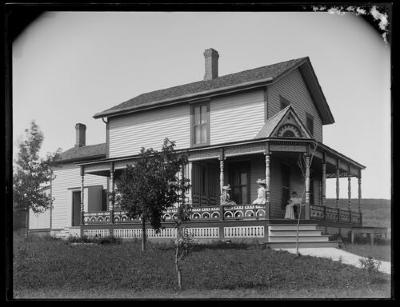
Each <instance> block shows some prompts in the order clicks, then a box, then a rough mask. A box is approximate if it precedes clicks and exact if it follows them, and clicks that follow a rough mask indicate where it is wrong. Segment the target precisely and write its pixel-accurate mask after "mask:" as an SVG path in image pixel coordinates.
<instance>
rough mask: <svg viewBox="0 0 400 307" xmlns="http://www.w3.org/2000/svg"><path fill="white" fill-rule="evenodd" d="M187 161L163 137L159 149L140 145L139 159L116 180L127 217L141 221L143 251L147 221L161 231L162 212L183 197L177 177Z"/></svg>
mask: <svg viewBox="0 0 400 307" xmlns="http://www.w3.org/2000/svg"><path fill="white" fill-rule="evenodd" d="M186 163H187V157H186V155H185V154H178V153H177V152H176V151H175V143H174V142H172V141H170V140H169V139H168V138H166V139H165V140H164V143H163V147H162V150H161V151H156V150H154V149H152V148H149V149H144V148H143V147H142V148H141V151H140V155H139V157H138V159H137V160H136V161H135V162H133V164H132V165H127V168H126V169H125V170H124V171H123V172H122V174H121V175H120V176H119V178H118V182H117V193H116V195H117V199H116V200H117V201H118V202H119V204H120V206H121V209H122V210H124V211H126V212H127V215H128V216H129V217H130V218H140V219H141V222H142V251H144V250H145V249H146V222H150V224H151V226H152V227H153V229H155V230H156V232H159V231H160V228H161V221H162V214H163V211H165V210H166V209H167V208H168V207H171V206H172V205H174V204H175V203H179V202H180V200H181V198H182V197H183V196H184V192H182V190H184V180H180V179H179V178H178V176H177V174H178V173H179V171H180V169H181V167H182V166H183V165H184V164H186Z"/></svg>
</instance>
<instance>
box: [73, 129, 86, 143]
mask: <svg viewBox="0 0 400 307" xmlns="http://www.w3.org/2000/svg"><path fill="white" fill-rule="evenodd" d="M75 130H76V144H75V147H82V146H86V125H84V124H81V123H77V124H76V125H75Z"/></svg>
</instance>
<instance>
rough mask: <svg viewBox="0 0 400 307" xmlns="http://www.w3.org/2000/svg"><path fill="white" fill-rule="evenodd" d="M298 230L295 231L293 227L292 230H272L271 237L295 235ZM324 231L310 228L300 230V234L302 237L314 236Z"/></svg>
mask: <svg viewBox="0 0 400 307" xmlns="http://www.w3.org/2000/svg"><path fill="white" fill-rule="evenodd" d="M296 234H297V231H296V230H295V231H293V230H292V229H290V230H270V231H269V235H270V236H271V237H273V236H282V237H283V236H289V237H290V236H293V235H296ZM321 235H322V231H321V230H309V229H302V230H299V236H301V237H313V236H321Z"/></svg>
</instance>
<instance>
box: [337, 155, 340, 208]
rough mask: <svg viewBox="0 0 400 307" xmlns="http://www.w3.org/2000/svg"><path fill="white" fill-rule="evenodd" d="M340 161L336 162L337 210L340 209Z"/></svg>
mask: <svg viewBox="0 0 400 307" xmlns="http://www.w3.org/2000/svg"><path fill="white" fill-rule="evenodd" d="M339 175H340V170H339V159H338V160H336V208H339Z"/></svg>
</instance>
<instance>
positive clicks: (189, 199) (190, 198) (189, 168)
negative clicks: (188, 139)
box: [187, 162, 192, 204]
mask: <svg viewBox="0 0 400 307" xmlns="http://www.w3.org/2000/svg"><path fill="white" fill-rule="evenodd" d="M187 169H188V174H187V177H188V178H189V180H190V181H189V183H190V187H189V189H188V193H187V194H188V195H187V197H188V201H189V203H190V204H192V162H188V164H187Z"/></svg>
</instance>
